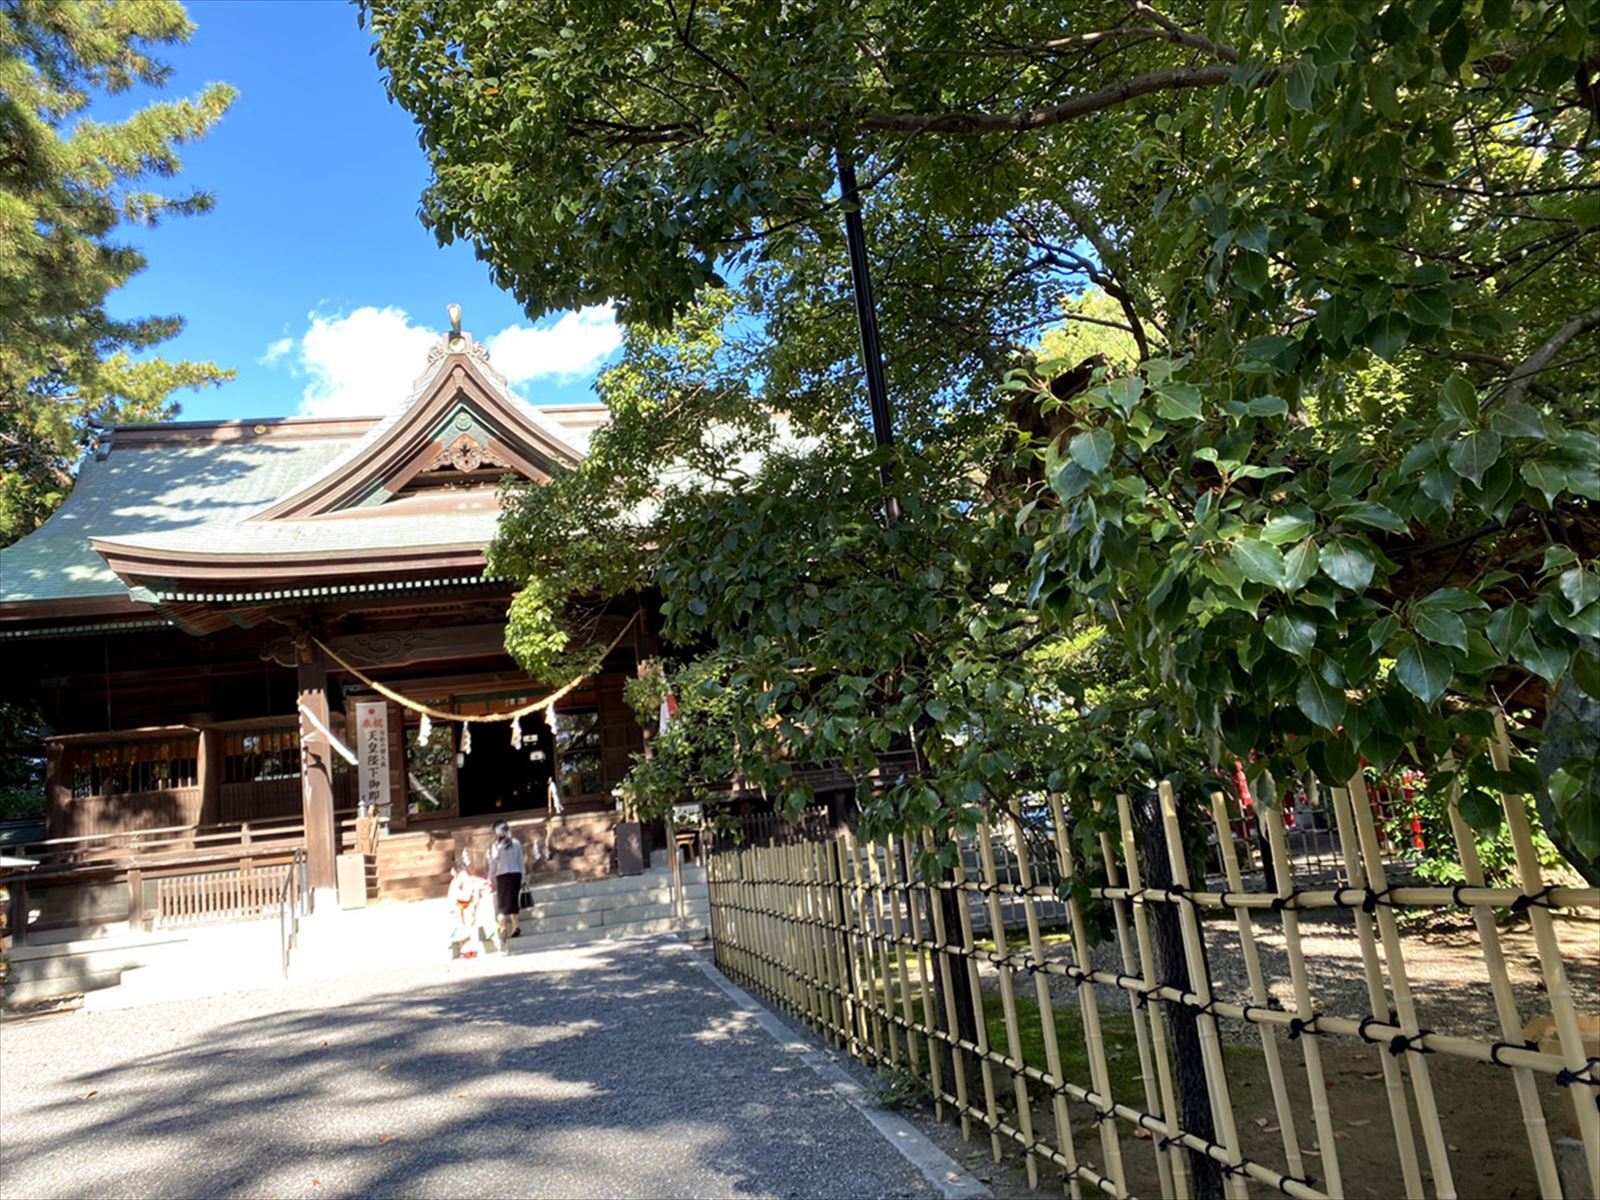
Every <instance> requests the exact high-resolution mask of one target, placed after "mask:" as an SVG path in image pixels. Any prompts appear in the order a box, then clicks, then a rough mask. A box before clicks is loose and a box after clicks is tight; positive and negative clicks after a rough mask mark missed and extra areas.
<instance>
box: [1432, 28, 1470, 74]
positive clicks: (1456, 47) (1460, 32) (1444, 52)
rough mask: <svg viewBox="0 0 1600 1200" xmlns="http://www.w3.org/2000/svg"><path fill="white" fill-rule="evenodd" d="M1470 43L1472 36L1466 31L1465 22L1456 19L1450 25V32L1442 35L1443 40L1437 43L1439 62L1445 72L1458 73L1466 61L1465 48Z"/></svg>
mask: <svg viewBox="0 0 1600 1200" xmlns="http://www.w3.org/2000/svg"><path fill="white" fill-rule="evenodd" d="M1471 45H1472V37H1471V35H1470V34H1469V33H1468V32H1467V23H1466V22H1465V21H1457V22H1456V23H1455V24H1454V25H1452V26H1450V32H1448V33H1446V34H1445V35H1444V41H1442V42H1441V43H1439V62H1440V63H1441V64H1442V65H1443V67H1444V69H1445V71H1446V73H1448V74H1450V75H1456V74H1459V73H1460V71H1461V67H1462V64H1464V63H1465V62H1466V61H1467V49H1468V47H1470V46H1471Z"/></svg>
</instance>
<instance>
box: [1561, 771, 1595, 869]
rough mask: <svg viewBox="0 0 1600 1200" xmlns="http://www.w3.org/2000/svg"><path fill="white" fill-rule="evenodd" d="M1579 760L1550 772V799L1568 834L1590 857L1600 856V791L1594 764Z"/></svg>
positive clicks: (1574, 843)
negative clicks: (1596, 783) (1597, 788)
mask: <svg viewBox="0 0 1600 1200" xmlns="http://www.w3.org/2000/svg"><path fill="white" fill-rule="evenodd" d="M1584 765H1586V766H1588V767H1589V769H1588V770H1587V771H1585V770H1583V767H1582V766H1580V765H1578V764H1575V763H1567V764H1566V765H1565V766H1561V767H1557V768H1556V769H1555V770H1554V771H1552V772H1551V773H1550V800H1551V802H1552V803H1553V804H1554V806H1555V810H1556V816H1557V817H1559V818H1560V820H1561V825H1562V828H1563V829H1565V830H1566V833H1567V837H1568V838H1569V839H1570V840H1571V842H1572V844H1573V845H1574V846H1576V847H1577V849H1578V852H1579V853H1580V854H1582V855H1583V856H1584V857H1585V858H1588V859H1591V860H1593V859H1600V795H1596V788H1595V773H1594V768H1593V764H1584Z"/></svg>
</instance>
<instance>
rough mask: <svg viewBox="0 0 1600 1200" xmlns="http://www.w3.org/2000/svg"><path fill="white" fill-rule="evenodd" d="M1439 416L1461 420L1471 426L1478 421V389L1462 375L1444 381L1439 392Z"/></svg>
mask: <svg viewBox="0 0 1600 1200" xmlns="http://www.w3.org/2000/svg"><path fill="white" fill-rule="evenodd" d="M1439 415H1440V416H1441V417H1443V418H1444V419H1445V420H1447V421H1449V420H1452V419H1454V420H1459V421H1460V422H1461V423H1462V424H1463V425H1471V424H1473V423H1475V422H1476V421H1477V419H1478V389H1477V388H1475V387H1473V386H1472V384H1471V382H1470V381H1468V380H1467V379H1466V378H1464V377H1463V376H1460V375H1452V376H1450V378H1448V379H1446V380H1445V381H1444V387H1443V388H1441V389H1440V391H1439Z"/></svg>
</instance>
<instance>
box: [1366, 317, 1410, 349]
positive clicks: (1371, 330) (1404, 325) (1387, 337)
mask: <svg viewBox="0 0 1600 1200" xmlns="http://www.w3.org/2000/svg"><path fill="white" fill-rule="evenodd" d="M1362 338H1363V340H1364V341H1365V342H1366V344H1367V349H1369V350H1371V351H1372V352H1373V353H1374V354H1376V355H1377V356H1378V357H1379V358H1382V359H1390V358H1393V357H1394V356H1395V355H1396V354H1398V353H1400V351H1401V350H1403V349H1405V346H1406V343H1407V342H1409V341H1410V340H1411V322H1410V321H1408V320H1406V318H1405V317H1404V316H1403V315H1401V314H1400V313H1384V314H1383V315H1381V316H1380V317H1378V318H1377V320H1375V321H1373V322H1372V323H1371V324H1370V325H1368V326H1367V328H1366V331H1365V332H1364V333H1363V334H1362Z"/></svg>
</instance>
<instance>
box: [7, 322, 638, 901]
mask: <svg viewBox="0 0 1600 1200" xmlns="http://www.w3.org/2000/svg"><path fill="white" fill-rule="evenodd" d="M605 419H606V412H605V410H604V408H603V407H602V406H600V405H567V406H545V407H535V406H531V405H529V404H526V403H524V402H523V401H522V400H520V399H519V398H518V397H516V396H515V395H514V394H513V393H512V392H511V390H510V389H509V388H508V387H507V385H506V381H505V380H504V378H503V377H501V376H500V375H499V374H497V373H496V372H495V370H494V368H493V367H492V366H491V365H490V363H489V361H488V357H487V355H486V354H485V352H484V350H483V348H482V347H481V346H479V345H478V344H476V343H475V342H474V341H473V340H472V338H471V336H470V335H469V334H464V333H461V332H459V331H455V332H452V333H450V334H448V335H446V336H445V337H444V338H443V339H441V341H440V342H439V343H438V344H437V345H435V346H434V348H433V350H432V352H431V354H430V358H429V362H428V365H427V369H426V371H425V372H424V374H423V375H422V377H421V378H420V379H418V380H417V383H416V385H415V388H414V390H413V391H412V393H411V395H410V396H409V397H403V398H397V403H396V406H395V408H394V410H393V411H392V412H391V413H390V414H389V415H388V416H386V417H382V418H370V419H364V420H357V419H322V418H287V419H284V418H275V419H270V420H256V421H253V420H240V421H205V422H188V421H185V422H172V423H168V424H158V425H140V426H121V427H118V428H116V429H115V430H113V431H112V432H111V433H110V435H109V437H108V438H106V439H105V441H104V442H103V444H102V445H101V446H100V448H99V450H98V451H97V453H95V454H94V455H93V457H92V458H91V459H90V460H89V461H86V462H85V463H84V464H83V466H82V468H81V471H80V474H79V477H78V480H77V484H76V486H75V487H74V489H73V491H72V494H71V496H70V497H69V498H68V500H67V501H66V503H65V504H64V505H63V506H62V507H61V509H60V510H59V511H58V512H57V513H56V514H55V515H54V516H52V517H51V518H50V519H49V520H48V521H46V522H45V524H44V525H43V526H42V527H40V528H39V529H38V530H36V531H35V532H34V533H32V534H30V535H29V536H28V537H26V538H24V539H23V540H22V541H20V542H18V543H16V544H15V545H13V546H9V547H7V548H5V549H4V550H0V660H3V662H4V664H5V670H4V671H3V672H0V675H3V678H0V688H3V689H6V690H7V691H8V692H10V693H12V694H26V695H31V696H33V697H35V698H36V699H37V700H38V702H39V703H40V705H41V707H42V709H43V713H44V715H45V718H46V720H47V722H48V724H49V726H50V727H51V729H52V730H53V736H52V737H51V738H50V740H49V743H48V744H49V769H48V790H49V810H48V813H49V815H48V833H49V835H50V836H51V837H52V838H61V837H76V836H84V835H96V834H116V833H124V832H127V831H133V830H166V831H169V832H170V831H172V830H180V831H181V830H185V829H188V830H194V831H195V832H196V836H199V837H201V840H202V841H203V840H204V835H205V834H206V831H207V830H243V831H244V836H245V839H246V840H248V838H249V836H250V835H249V831H250V829H251V828H256V829H258V830H260V829H264V828H265V829H271V828H277V827H279V826H284V827H302V826H303V829H301V830H300V836H302V837H303V839H304V844H305V847H306V852H307V856H308V860H309V873H310V878H311V883H312V885H313V886H314V887H329V886H332V885H333V884H334V880H335V867H334V860H335V855H336V853H337V852H338V851H339V848H340V843H341V818H343V817H344V816H345V815H346V814H348V815H349V816H353V815H354V809H355V807H356V805H357V802H358V800H360V799H369V800H372V801H374V802H376V803H379V804H380V805H381V806H383V807H384V809H385V810H386V811H387V814H388V818H389V820H388V826H389V836H388V837H386V838H385V839H384V840H383V843H382V846H381V849H380V855H379V860H378V880H377V884H378V886H379V888H380V892H382V893H385V894H389V895H394V896H397V897H399V896H414V895H425V894H430V892H432V893H433V894H437V893H436V888H437V885H438V883H439V882H440V881H442V880H443V879H444V878H445V877H447V873H448V860H449V857H450V855H451V853H452V852H453V851H454V850H455V849H456V847H457V845H458V844H459V841H460V837H459V834H460V833H461V831H463V830H464V829H466V828H471V829H484V828H486V827H487V825H488V824H489V822H490V820H491V819H492V818H494V817H499V816H507V817H515V818H517V819H518V824H519V825H522V826H525V827H526V826H532V827H533V828H525V833H526V835H527V836H528V837H529V838H530V839H531V840H532V841H534V842H537V843H539V845H540V848H541V852H547V853H548V854H549V856H550V857H549V858H548V859H546V860H544V861H543V865H544V867H545V869H550V868H555V869H566V870H571V871H574V872H579V873H586V874H593V873H599V872H604V871H606V870H609V869H610V861H611V844H610V839H611V830H612V826H613V824H614V821H615V817H614V815H613V808H614V801H613V799H612V795H611V792H612V788H613V787H614V786H615V785H616V784H617V783H618V782H619V781H620V780H621V779H622V777H623V776H624V775H625V774H626V772H627V770H628V765H629V760H630V756H631V755H632V754H633V753H634V752H636V751H638V750H640V749H641V748H642V745H643V735H642V730H641V729H640V727H639V725H638V724H637V722H636V721H635V719H634V716H633V714H632V712H631V711H630V710H629V708H628V707H627V706H626V705H625V704H624V702H623V695H622V689H623V684H624V683H625V681H626V680H627V679H628V678H629V677H630V676H631V675H632V674H633V673H634V672H635V671H636V669H637V664H638V662H639V660H640V659H641V658H642V657H646V656H649V655H650V654H652V653H653V652H654V639H655V634H654V628H655V626H654V622H653V614H652V613H651V612H650V611H649V610H648V606H647V605H643V606H642V603H641V601H640V600H639V599H638V598H633V597H629V598H619V599H617V600H614V601H612V602H610V603H609V604H606V605H604V606H602V608H601V610H600V614H601V615H600V616H599V617H598V619H597V621H596V623H595V630H594V634H593V636H594V637H595V638H596V639H597V640H598V641H599V642H600V643H602V644H608V645H609V644H611V643H613V642H615V644H614V646H613V648H612V649H611V650H610V652H609V653H608V655H607V656H606V658H605V661H604V665H603V668H602V670H601V671H600V673H599V674H598V675H596V676H595V677H593V678H592V679H589V680H585V681H583V682H582V683H581V684H580V685H579V686H578V687H576V688H575V689H574V690H572V691H571V692H570V693H568V694H566V695H565V696H564V697H563V698H562V699H561V700H560V701H559V703H558V704H557V706H556V713H557V720H556V722H555V730H554V731H552V729H551V727H550V724H549V723H547V722H546V721H545V720H543V719H542V718H541V717H540V716H539V715H537V714H535V715H531V716H529V717H526V718H524V719H523V720H522V721H521V722H519V735H518V736H517V737H513V736H512V735H511V733H510V727H509V726H508V725H506V724H504V723H497V724H481V725H476V726H473V727H472V739H471V745H470V748H469V747H468V746H466V745H464V744H463V732H462V731H463V728H464V727H463V726H461V725H459V724H455V723H446V722H438V723H433V727H432V729H431V732H430V731H428V730H426V729H425V728H424V727H423V723H422V721H421V719H420V717H419V715H418V714H417V713H416V712H414V711H412V710H411V709H409V708H407V707H404V706H403V705H401V704H399V703H396V702H394V701H393V700H391V699H388V698H387V697H386V696H385V695H383V694H382V692H380V691H379V690H377V689H376V688H375V687H374V686H373V685H374V684H381V685H383V686H384V687H386V688H389V689H392V690H393V691H395V692H397V693H399V694H401V695H403V696H404V697H405V698H406V699H408V700H415V701H417V702H419V703H422V704H426V705H431V706H433V707H436V708H439V709H444V710H447V711H450V712H453V713H463V714H465V713H479V714H483V713H495V712H505V711H507V710H510V709H513V708H516V707H519V706H524V705H527V704H529V703H532V702H534V701H537V700H538V699H539V698H540V697H541V696H544V695H548V694H549V690H550V688H549V683H562V682H566V681H534V680H531V679H529V678H528V676H527V675H526V674H525V673H524V672H523V671H521V670H520V669H519V668H518V667H517V666H516V665H515V664H514V663H513V662H512V661H511V659H510V658H509V657H508V656H507V655H506V653H505V650H504V646H503V634H504V624H505V616H506V609H507V605H508V603H509V601H510V598H511V595H512V591H513V589H512V587H511V586H510V585H508V584H507V583H505V582H503V581H500V580H496V579H492V578H489V577H487V576H486V574H485V566H484V547H485V545H486V543H487V542H488V541H489V540H490V538H491V537H492V536H493V533H494V529H495V522H496V518H497V515H498V511H499V510H498V500H497V491H498V486H499V482H500V480H501V479H502V478H503V477H504V476H506V475H507V474H510V475H516V476H520V477H522V478H524V479H529V480H534V481H542V480H546V479H548V478H549V476H550V473H551V472H552V471H553V470H555V469H556V468H557V467H558V466H560V465H562V464H567V463H572V462H575V461H577V460H578V459H580V458H581V457H582V456H583V454H584V452H585V447H586V445H587V442H588V437H589V434H590V433H591V432H592V431H593V430H594V429H595V428H596V427H597V426H598V425H599V424H600V423H602V422H603V421H604V420H605ZM424 733H428V736H426V737H424V736H423V734H424ZM327 734H331V735H332V737H333V739H335V740H337V741H338V742H340V743H342V744H344V745H346V746H348V747H350V748H353V749H355V750H357V751H358V752H359V754H360V756H361V763H360V765H358V766H356V767H352V766H350V765H349V764H347V763H346V761H345V760H344V758H343V757H342V756H341V755H340V754H338V753H337V752H336V748H335V747H334V746H333V745H332V744H331V742H330V739H329V737H328V736H327ZM552 784H553V785H554V787H553V789H552V786H551V785H552ZM358 789H360V792H359V794H358ZM552 792H553V795H552ZM557 809H560V810H562V811H561V813H560V817H559V819H556V820H552V818H554V817H556V810H557ZM345 825H346V826H347V825H348V822H347V821H346V822H345Z"/></svg>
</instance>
